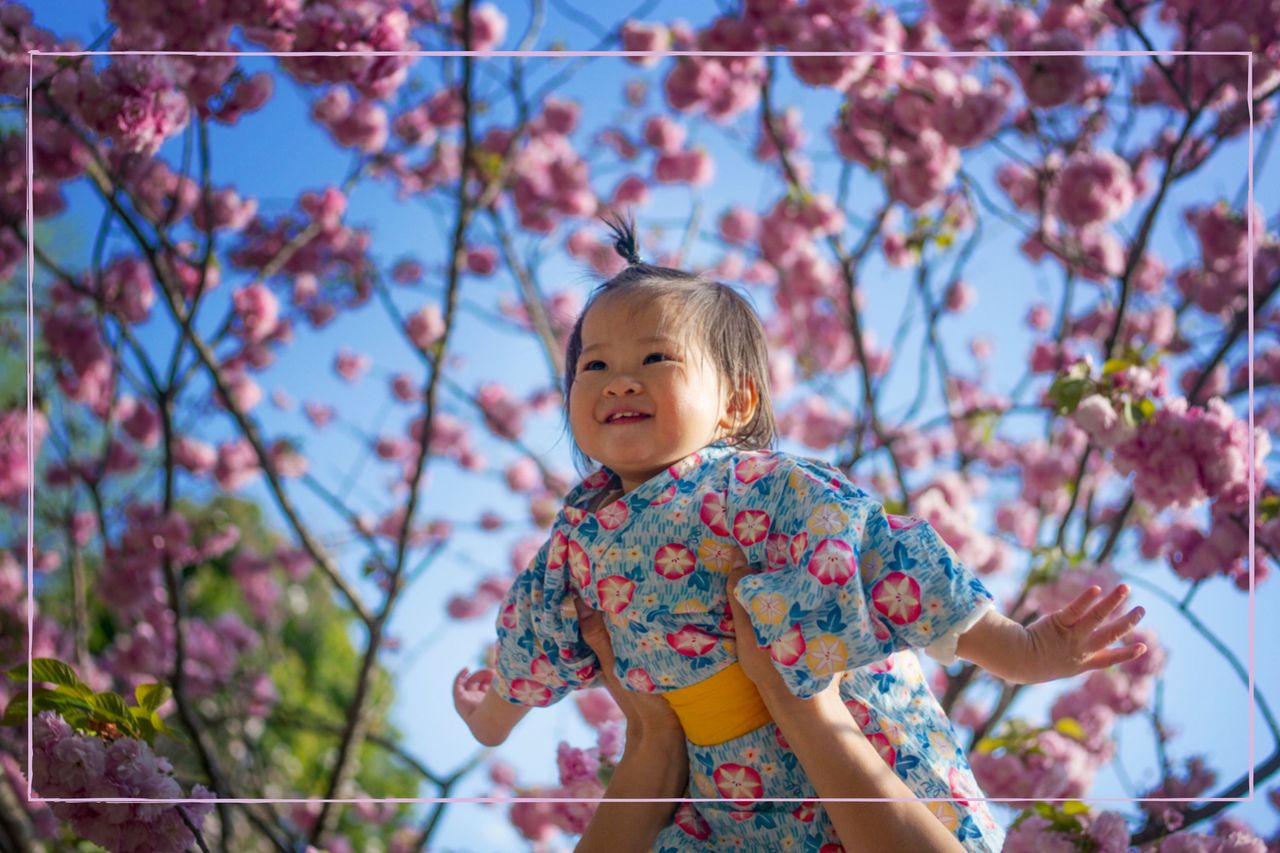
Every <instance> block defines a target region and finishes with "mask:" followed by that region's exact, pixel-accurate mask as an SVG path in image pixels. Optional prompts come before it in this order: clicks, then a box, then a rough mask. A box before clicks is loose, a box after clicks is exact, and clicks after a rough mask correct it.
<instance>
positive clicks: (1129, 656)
mask: <svg viewBox="0 0 1280 853" xmlns="http://www.w3.org/2000/svg"><path fill="white" fill-rule="evenodd" d="M1146 653H1147V644H1146V643H1134V644H1133V645H1131V646H1122V647H1121V648H1118V649H1106V650H1104V651H1101V652H1098V653H1097V654H1094V655H1092V656H1091V657H1090V658H1089V660H1088V662H1087V666H1088V668H1089V669H1105V668H1106V667H1109V666H1116V665H1117V664H1122V663H1128V662H1129V661H1131V660H1137V659H1138V658H1140V657H1142V656H1143V655H1145V654H1146Z"/></svg>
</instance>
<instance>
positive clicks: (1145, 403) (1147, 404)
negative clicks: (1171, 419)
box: [1138, 397, 1156, 421]
mask: <svg viewBox="0 0 1280 853" xmlns="http://www.w3.org/2000/svg"><path fill="white" fill-rule="evenodd" d="M1138 411H1139V412H1141V413H1142V419H1143V420H1144V421H1145V420H1147V419H1148V418H1150V417H1152V416H1154V415H1155V413H1156V404H1155V401H1153V400H1151V399H1149V398H1147V397H1143V398H1142V400H1141V401H1140V402H1139V403H1138Z"/></svg>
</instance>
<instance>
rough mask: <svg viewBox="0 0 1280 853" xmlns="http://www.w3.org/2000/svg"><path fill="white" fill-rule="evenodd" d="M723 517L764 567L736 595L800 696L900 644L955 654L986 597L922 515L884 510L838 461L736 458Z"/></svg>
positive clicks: (751, 559) (750, 559)
mask: <svg viewBox="0 0 1280 853" xmlns="http://www.w3.org/2000/svg"><path fill="white" fill-rule="evenodd" d="M726 509H727V512H726V515H727V518H726V520H727V521H729V522H730V523H731V524H732V534H733V536H734V538H735V539H736V540H737V542H738V544H739V545H740V546H741V547H742V550H743V551H744V552H745V554H746V557H747V563H748V565H750V566H751V567H752V568H753V569H755V570H757V571H761V573H759V574H753V575H750V576H748V577H746V578H743V580H742V581H741V582H740V583H739V584H738V586H737V596H738V600H739V601H740V602H741V603H742V605H743V607H744V609H745V610H746V611H747V613H748V614H749V615H750V618H751V622H752V625H753V626H754V627H755V630H756V634H757V635H758V636H759V637H760V640H761V641H762V642H763V643H765V644H767V645H769V646H770V655H771V657H772V659H773V662H774V665H775V667H776V668H777V669H778V671H779V672H780V673H781V675H782V677H783V680H784V681H785V682H786V683H787V686H788V687H789V688H790V689H791V691H792V692H793V693H795V694H796V695H797V696H800V697H808V696H812V695H814V694H815V693H818V692H820V691H821V690H822V689H824V688H825V687H826V686H827V685H828V684H829V683H830V680H831V678H832V677H833V676H835V675H837V674H839V673H841V672H845V671H848V670H851V669H856V668H858V667H861V666H866V665H868V664H872V663H876V662H878V661H880V660H883V659H884V658H886V657H888V656H889V655H890V654H892V653H893V652H895V651H898V650H900V649H906V648H925V649H926V651H929V652H930V653H932V654H936V655H937V656H938V657H939V658H940V659H942V660H943V662H948V663H949V662H950V661H949V660H946V658H947V657H948V656H951V659H952V660H954V651H955V641H956V638H957V637H958V636H959V634H960V633H962V632H963V631H964V630H967V629H968V628H969V627H970V626H971V625H973V623H974V622H976V621H977V620H978V618H980V617H981V615H982V613H983V612H984V611H985V610H986V608H987V607H990V606H991V593H989V592H988V591H987V589H986V587H984V586H983V584H982V582H981V581H979V580H978V579H977V578H976V577H975V576H974V575H973V574H972V573H970V572H969V571H968V570H967V569H965V568H964V567H963V566H961V565H960V564H959V563H958V562H957V561H956V559H955V553H954V551H952V550H951V548H950V547H949V546H948V545H947V544H946V543H945V542H944V541H943V540H942V538H941V537H940V536H939V535H938V533H937V531H935V530H934V529H933V527H932V526H930V525H929V524H928V523H927V522H925V521H923V520H920V519H916V518H904V517H899V516H889V515H886V513H885V511H884V508H883V507H882V506H881V505H880V503H879V502H878V501H875V500H874V499H872V498H871V497H870V496H868V495H867V494H866V493H865V492H863V491H862V490H861V489H859V488H857V487H856V486H854V485H853V484H852V483H850V482H849V481H848V479H847V478H845V477H844V475H843V474H841V473H840V472H839V471H837V470H836V469H835V468H832V467H830V466H827V465H823V464H822V463H819V462H815V461H812V460H807V459H799V458H795V457H789V456H785V455H781V454H778V455H766V454H761V455H758V456H748V457H746V458H745V459H743V460H741V461H739V462H738V464H737V466H736V469H735V472H734V475H733V476H732V477H731V478H730V484H729V488H728V493H727V495H726Z"/></svg>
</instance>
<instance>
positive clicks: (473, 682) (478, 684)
mask: <svg viewBox="0 0 1280 853" xmlns="http://www.w3.org/2000/svg"><path fill="white" fill-rule="evenodd" d="M492 683H493V670H491V669H482V670H480V671H478V672H476V673H473V674H472V676H471V677H470V678H468V679H467V683H466V684H465V685H464V686H465V687H466V689H467V690H488V689H489V685H490V684H492Z"/></svg>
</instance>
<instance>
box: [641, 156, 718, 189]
mask: <svg viewBox="0 0 1280 853" xmlns="http://www.w3.org/2000/svg"><path fill="white" fill-rule="evenodd" d="M714 175H715V163H714V162H713V161H712V159H711V155H710V154H708V153H707V152H706V151H705V150H703V149H701V148H699V149H696V150H693V151H676V152H672V153H667V154H661V155H660V156H659V157H658V159H657V160H656V161H655V162H654V166H653V179H654V180H655V181H657V182H658V183H660V184H673V183H680V184H690V185H692V186H695V187H696V186H702V185H704V184H707V183H710V182H711V178H712V177H714Z"/></svg>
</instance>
